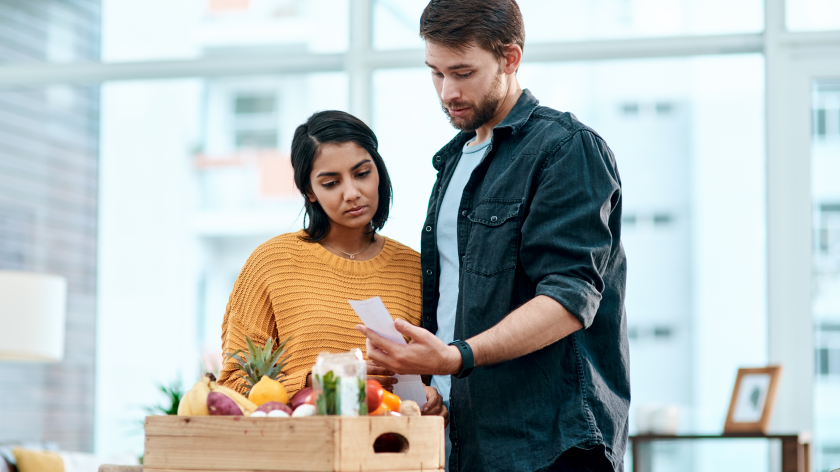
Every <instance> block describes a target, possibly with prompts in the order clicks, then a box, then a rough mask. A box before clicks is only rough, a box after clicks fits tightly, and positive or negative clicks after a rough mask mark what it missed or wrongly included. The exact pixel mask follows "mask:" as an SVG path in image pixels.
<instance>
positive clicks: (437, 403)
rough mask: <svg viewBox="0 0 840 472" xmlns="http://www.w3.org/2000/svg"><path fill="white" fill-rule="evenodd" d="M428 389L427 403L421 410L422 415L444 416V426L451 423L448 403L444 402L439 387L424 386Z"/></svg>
mask: <svg viewBox="0 0 840 472" xmlns="http://www.w3.org/2000/svg"><path fill="white" fill-rule="evenodd" d="M423 389H424V390H426V404H425V405H423V409H422V410H421V411H420V414H421V415H428V416H442V417H443V426H444V427H446V425H448V424H449V410H447V409H446V405H444V404H443V397H442V396H440V394H439V393H438V391H437V389H436V388H434V387H426V386H424V387H423Z"/></svg>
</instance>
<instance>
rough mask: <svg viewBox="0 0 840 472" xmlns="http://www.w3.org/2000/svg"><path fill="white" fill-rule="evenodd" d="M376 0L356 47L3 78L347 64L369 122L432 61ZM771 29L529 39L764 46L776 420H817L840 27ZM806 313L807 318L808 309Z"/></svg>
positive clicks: (589, 46) (781, 17)
mask: <svg viewBox="0 0 840 472" xmlns="http://www.w3.org/2000/svg"><path fill="white" fill-rule="evenodd" d="M373 3H374V0H354V1H353V2H351V5H350V15H349V21H350V27H349V34H350V38H349V47H348V50H347V51H346V52H344V53H339V54H307V53H303V52H302V53H290V54H288V55H278V54H276V53H262V54H259V53H254V54H253V55H250V54H249V55H243V56H242V57H226V58H200V59H193V60H176V61H150V62H127V63H69V64H38V65H31V64H27V65H2V66H0V88H15V87H20V86H32V85H52V84H68V83H69V84H79V83H82V84H98V83H104V82H110V81H123V80H146V79H175V78H191V77H205V78H209V77H247V76H256V75H272V74H289V73H295V74H298V73H313V72H346V73H347V74H348V77H349V81H348V84H349V94H348V96H349V111H350V112H351V113H353V114H355V115H356V116H358V117H359V118H361V119H362V120H365V121H369V120H370V119H371V117H372V116H371V111H372V99H373V97H372V81H373V72H374V71H375V70H381V69H392V68H405V67H422V65H423V50H422V49H412V50H396V51H377V50H374V49H373V46H372V35H373V32H372V26H373V20H372V18H373ZM764 15H765V29H764V31H763V32H761V33H750V34H727V35H714V36H678V37H656V38H632V39H610V40H588V41H563V42H556V43H541V44H534V45H530V46H529V47H528V49H527V52H526V54H525V57H524V60H525V62H526V63H528V62H567V61H576V62H579V61H602V60H609V59H643V58H660V57H689V56H697V55H725V54H742V53H760V54H763V55H764V57H765V61H766V62H765V63H766V70H765V81H766V89H765V90H766V91H765V94H766V95H765V105H766V123H765V126H766V146H767V150H766V172H767V175H766V177H767V183H766V202H767V205H766V211H767V219H766V220H767V227H766V234H767V268H768V270H767V278H766V281H765V282H766V284H767V290H766V293H767V297H768V298H767V306H768V313H767V317H768V350H769V352H768V353H767V354H768V359H769V360H770V362H774V363H781V364H783V365H784V374H783V375H782V378H781V382H780V388H779V397H778V398H779V401H778V402H777V407H776V412H775V414H774V417H773V424H772V429H774V430H787V431H801V430H804V431H809V430H811V429H812V427H813V388H814V387H813V385H814V372H815V371H814V347H815V346H814V339H813V333H814V331H813V329H814V326H813V320H812V317H811V288H810V280H811V270H812V258H811V250H812V243H813V237H812V234H811V225H812V219H811V215H812V212H811V211H810V210H811V192H810V158H809V159H802V156H808V157H810V146H811V137H812V135H811V129H810V123H811V116H812V110H811V84H812V83H813V81H814V80H816V79H818V78H821V77H830V76H834V77H840V61H837V60H836V57H838V54H840V31H824V32H790V31H787V29H786V15H785V0H765V2H764ZM803 313H807V314H808V316H806V317H803V316H802V314H803Z"/></svg>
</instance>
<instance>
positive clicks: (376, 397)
mask: <svg viewBox="0 0 840 472" xmlns="http://www.w3.org/2000/svg"><path fill="white" fill-rule="evenodd" d="M384 391H385V389H384V388H382V384H380V383H379V381H378V380H373V379H369V380H368V381H367V392H366V394H365V398H367V407H368V411H376V409H377V408H379V405H381V404H382V397H383V395H382V393H383V392H384Z"/></svg>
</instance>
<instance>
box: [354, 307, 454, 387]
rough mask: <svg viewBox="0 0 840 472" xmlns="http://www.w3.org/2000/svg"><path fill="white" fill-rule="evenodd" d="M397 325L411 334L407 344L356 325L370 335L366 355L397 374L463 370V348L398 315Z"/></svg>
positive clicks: (398, 328)
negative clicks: (447, 343) (459, 348)
mask: <svg viewBox="0 0 840 472" xmlns="http://www.w3.org/2000/svg"><path fill="white" fill-rule="evenodd" d="M394 327H395V328H397V331H399V332H400V333H401V334H403V335H405V336H408V337H409V338H411V342H410V343H408V345H402V344H397V343H395V342H393V341H391V340H389V339H386V338H384V337H382V336H380V335H379V334H377V333H376V332H375V331H373V330H371V329H369V328H368V327H367V326H364V325H356V329H358V330H359V331H361V333H362V334H364V335H365V336H367V355H368V357H369V358H370V359H371V360H372V361H373V362H375V363H376V364H377V365H379V366H382V367H384V368H386V369H390V370H391V371H393V372H396V373H398V374H418V375H449V374H457V373H458V372H460V371H461V352H460V351H459V350H458V348H457V347H455V346H447V345H446V344H444V342H443V341H441V340H440V339H438V338H436V337H435V335H434V334H432V333H430V332H428V331H426V330H425V329H423V328H418V327H415V326H412V325H410V324H409V323H407V322H405V321H403V320H401V319H397V320H395V321H394Z"/></svg>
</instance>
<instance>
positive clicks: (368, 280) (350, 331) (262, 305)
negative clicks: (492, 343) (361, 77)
mask: <svg viewBox="0 0 840 472" xmlns="http://www.w3.org/2000/svg"><path fill="white" fill-rule="evenodd" d="M377 147H378V142H377V139H376V135H374V134H373V131H371V129H370V128H368V127H367V125H365V124H364V123H363V122H362V121H361V120H359V119H358V118H356V117H354V116H352V115H350V114H347V113H344V112H341V111H324V112H318V113H315V114H314V115H312V116H311V117H310V118H309V119H308V120H307V121H306V123H304V124H302V125H301V126H299V127H298V128H297V130H296V131H295V135H294V138H293V140H292V167H293V169H294V178H295V185H297V188H298V190H300V192H301V194H302V195H303V197H304V206H305V209H306V217H307V218H306V219H305V220H304V226H305V228H304V229H302V230H300V231H298V232H296V233H288V234H282V235H280V236H277V237H275V238H273V239H271V240H269V241H267V242H265V243H263V244H262V245H260V246H259V247H258V248H257V249H256V250H255V251H254V253H253V254H251V257H249V258H248V261H247V262H246V263H245V266H244V267H243V268H242V271H241V272H240V274H239V277H238V278H237V280H236V283H235V284H234V287H233V292H232V293H231V295H230V301H229V302H228V306H227V311H226V312H225V317H224V321H223V322H222V350H223V352H225V353H232V352H234V351H236V350H237V349H246V345H245V337H246V336H248V337H250V338H251V339H252V340H254V342H256V343H258V344H261V345H263V344H265V342H266V341H267V340H268V339H269V338H274V339H279V340H284V339H286V338H289V337H290V338H291V339H290V341H289V343H288V345H287V348H288V351H287V354H290V355H291V358H290V359H289V361H288V363H287V365H286V368H285V371H284V373H285V375H286V377H285V379H286V380H285V382H284V384H283V385H284V386H285V387H286V390H287V391H288V393H289V395H290V396H291V395H294V394H295V392H297V391H298V390H300V389H301V388H303V387H304V386H307V385H310V384H311V375H310V372H311V369H312V365H313V364H314V363H315V359H316V357H317V356H318V353H320V352H322V351H330V352H345V351H348V350H350V349H351V348H354V347H359V348H361V349H362V350H363V351H364V350H365V337H364V336H363V335H362V334H361V333H360V332H359V331H357V330H356V329H355V326H356V324H358V323H359V318H358V316H357V315H356V314H355V312H353V310H352V308H351V307H350V304H349V303H347V300H363V299H367V298H371V297H375V296H379V297H381V298H382V301H383V302H384V303H385V306H386V307H387V308H388V311H389V312H390V313H391V315H393V316H394V317H397V318H402V319H403V320H405V321H407V322H409V323H412V324H414V325H419V323H420V312H421V302H422V296H421V275H420V255H419V254H418V253H417V252H416V251H414V250H413V249H411V248H409V247H407V246H404V245H402V244H400V243H398V242H396V241H394V240H391V239H388V238H386V237H384V236H380V235H378V234H376V231H377V230H379V229H381V228H382V227H383V226H384V225H385V222H386V221H387V219H388V210H389V206H390V203H391V181H390V179H389V178H388V171H387V169H386V168H385V163H384V162H383V160H382V157H381V156H380V155H379V152H377ZM307 219H308V222H307V221H306V220H307ZM236 372H237V369H236V363H235V361H233V360H232V359H230V358H228V357H226V358H225V362H224V365H223V367H222V372H221V376H220V377H219V383H221V384H223V385H226V386H228V387H231V388H236V389H238V390H240V391H242V390H243V389H242V385H243V383H242V381H241V380H238V376H237V375H236ZM368 375H381V376H389V377H386V378H385V379H384V380H383V384H384V385H385V386H386V388H389V387H390V386H391V384H392V383H393V382H394V381H395V380H396V379H393V378H391V377H390V376H392V375H394V374H393V373H392V372H388V371H387V370H385V369H383V368H381V367H378V366H376V365H374V364H373V363H371V362H370V361H368ZM426 397H427V399H428V403H427V405H426V407H425V408H424V414H443V415H445V414H446V409H445V407H444V406H443V402H442V399H441V397H440V395H439V394H438V393H437V390H435V389H434V388H433V387H426Z"/></svg>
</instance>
